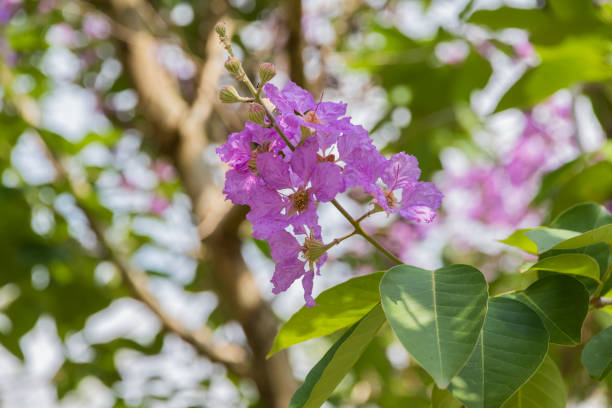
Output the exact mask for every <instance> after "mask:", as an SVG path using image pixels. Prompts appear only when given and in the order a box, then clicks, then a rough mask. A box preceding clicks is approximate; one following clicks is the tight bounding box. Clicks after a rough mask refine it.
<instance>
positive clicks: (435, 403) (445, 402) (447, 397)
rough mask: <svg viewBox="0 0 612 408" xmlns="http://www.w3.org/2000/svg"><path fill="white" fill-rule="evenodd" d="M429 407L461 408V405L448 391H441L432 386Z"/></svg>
mask: <svg viewBox="0 0 612 408" xmlns="http://www.w3.org/2000/svg"><path fill="white" fill-rule="evenodd" d="M431 407H432V408H462V407H463V404H462V403H461V402H459V401H457V399H455V397H453V394H451V392H450V391H449V390H443V389H440V388H438V387H436V385H435V384H434V387H433V391H432V393H431Z"/></svg>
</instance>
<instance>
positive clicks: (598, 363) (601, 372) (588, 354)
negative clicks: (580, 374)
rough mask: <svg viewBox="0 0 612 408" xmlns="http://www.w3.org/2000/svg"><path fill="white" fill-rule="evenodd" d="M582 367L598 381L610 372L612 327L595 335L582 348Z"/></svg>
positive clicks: (611, 362)
mask: <svg viewBox="0 0 612 408" xmlns="http://www.w3.org/2000/svg"><path fill="white" fill-rule="evenodd" d="M582 365H584V366H585V367H586V369H587V371H588V372H589V375H590V376H591V377H593V378H596V379H598V380H601V379H603V378H604V377H605V376H606V375H608V373H609V372H610V370H612V326H610V327H608V328H606V329H604V330H602V331H600V332H599V333H597V334H596V335H595V337H593V338H592V339H591V341H589V342H588V344H587V345H586V346H585V347H584V350H582Z"/></svg>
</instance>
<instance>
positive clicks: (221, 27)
mask: <svg viewBox="0 0 612 408" xmlns="http://www.w3.org/2000/svg"><path fill="white" fill-rule="evenodd" d="M215 32H216V33H217V35H218V36H219V37H221V38H224V37H225V36H226V35H227V27H226V26H225V23H224V22H218V23H217V24H215Z"/></svg>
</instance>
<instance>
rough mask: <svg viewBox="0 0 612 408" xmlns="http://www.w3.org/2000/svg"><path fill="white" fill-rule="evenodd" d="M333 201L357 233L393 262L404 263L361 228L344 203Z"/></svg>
mask: <svg viewBox="0 0 612 408" xmlns="http://www.w3.org/2000/svg"><path fill="white" fill-rule="evenodd" d="M331 203H332V204H333V205H334V207H336V208H337V209H338V211H340V213H341V214H342V215H343V216H344V218H346V219H347V220H348V222H349V223H351V225H352V226H353V227H354V228H355V231H356V232H357V234H359V235H361V236H362V237H364V238H365V239H366V240H367V241H368V242H369V243H370V244H372V245H373V246H374V247H375V248H376V249H378V250H379V251H380V252H382V253H383V254H385V255H386V256H387V257H388V258H389V259H391V260H392V261H393V262H395V263H397V264H398V265H401V264H403V262H402V261H401V259H399V258H398V257H396V256H395V255H393V254H392V253H391V252H389V251H388V250H387V249H385V248H384V247H383V246H382V245H380V244H379V243H378V242H376V240H375V239H374V238H372V237H371V236H369V235H368V234H367V233H366V232H365V231H364V230H363V228H361V225H359V223H358V222H357V221H356V220H355V219H354V218H353V217H351V215H350V214H349V213H348V212H347V211H346V210H345V209H344V207H342V205H340V203H338V201H336V200H335V199H333V200H331Z"/></svg>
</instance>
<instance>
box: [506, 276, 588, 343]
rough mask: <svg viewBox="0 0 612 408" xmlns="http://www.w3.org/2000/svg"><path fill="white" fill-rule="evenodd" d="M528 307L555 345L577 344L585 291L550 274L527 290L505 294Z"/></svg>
mask: <svg viewBox="0 0 612 408" xmlns="http://www.w3.org/2000/svg"><path fill="white" fill-rule="evenodd" d="M505 296H506V297H509V298H512V299H515V300H518V301H519V302H521V303H524V304H525V305H527V306H529V307H530V308H531V309H532V310H533V311H534V312H536V313H537V314H538V316H540V319H542V322H543V323H544V326H546V329H547V330H548V334H549V335H550V341H551V342H553V343H557V344H567V345H576V344H580V336H581V331H582V324H583V323H584V319H585V318H586V315H587V312H588V309H589V292H587V290H586V288H585V287H584V285H582V283H580V282H578V281H577V280H576V279H574V278H571V277H569V276H562V275H553V276H549V277H547V278H544V279H540V280H539V281H536V282H535V283H533V284H532V285H531V286H529V287H528V288H527V289H525V290H524V291H521V292H517V293H511V294H508V295H505Z"/></svg>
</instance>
